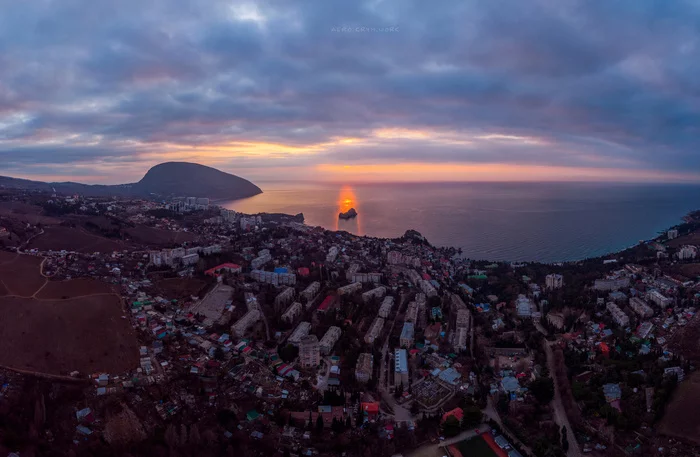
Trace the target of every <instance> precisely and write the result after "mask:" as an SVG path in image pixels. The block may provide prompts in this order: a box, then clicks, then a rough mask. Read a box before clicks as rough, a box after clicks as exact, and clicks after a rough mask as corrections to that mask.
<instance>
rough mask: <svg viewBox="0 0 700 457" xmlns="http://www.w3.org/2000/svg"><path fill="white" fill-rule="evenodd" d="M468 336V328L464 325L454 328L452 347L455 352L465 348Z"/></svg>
mask: <svg viewBox="0 0 700 457" xmlns="http://www.w3.org/2000/svg"><path fill="white" fill-rule="evenodd" d="M468 338H469V330H468V329H467V328H466V327H458V328H457V330H455V340H454V344H453V346H454V348H455V351H457V352H462V351H466V350H467V341H468Z"/></svg>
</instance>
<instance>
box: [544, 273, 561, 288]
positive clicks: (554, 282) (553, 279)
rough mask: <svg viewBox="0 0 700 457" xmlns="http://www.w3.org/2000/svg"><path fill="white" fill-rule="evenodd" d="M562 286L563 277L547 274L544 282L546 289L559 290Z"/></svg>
mask: <svg viewBox="0 0 700 457" xmlns="http://www.w3.org/2000/svg"><path fill="white" fill-rule="evenodd" d="M563 285H564V277H563V276H562V275H558V274H549V275H547V276H546V278H545V280H544V286H545V287H546V288H547V289H559V288H561V287H562V286H563Z"/></svg>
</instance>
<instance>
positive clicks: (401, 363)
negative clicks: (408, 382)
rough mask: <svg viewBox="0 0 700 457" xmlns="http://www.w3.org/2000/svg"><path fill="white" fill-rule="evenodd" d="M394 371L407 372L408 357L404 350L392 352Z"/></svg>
mask: <svg viewBox="0 0 700 457" xmlns="http://www.w3.org/2000/svg"><path fill="white" fill-rule="evenodd" d="M394 368H395V370H394V371H397V372H399V373H406V372H408V357H407V356H406V349H397V350H396V351H395V352H394Z"/></svg>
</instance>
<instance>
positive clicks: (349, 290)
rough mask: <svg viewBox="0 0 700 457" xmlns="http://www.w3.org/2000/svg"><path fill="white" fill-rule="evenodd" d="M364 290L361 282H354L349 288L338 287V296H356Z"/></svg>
mask: <svg viewBox="0 0 700 457" xmlns="http://www.w3.org/2000/svg"><path fill="white" fill-rule="evenodd" d="M361 290H362V284H361V283H359V282H353V283H351V284H348V285H347V286H343V287H338V295H349V294H354V293H355V292H359V291H361Z"/></svg>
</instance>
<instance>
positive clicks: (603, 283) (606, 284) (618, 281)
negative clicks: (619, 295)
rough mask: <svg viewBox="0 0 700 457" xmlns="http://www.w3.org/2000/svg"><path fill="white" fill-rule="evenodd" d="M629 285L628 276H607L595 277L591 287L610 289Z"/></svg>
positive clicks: (601, 289)
mask: <svg viewBox="0 0 700 457" xmlns="http://www.w3.org/2000/svg"><path fill="white" fill-rule="evenodd" d="M629 286H630V278H628V277H622V278H609V279H607V278H606V279H596V280H595V282H594V283H593V288H594V289H595V290H600V291H610V290H618V289H623V288H625V287H629Z"/></svg>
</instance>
